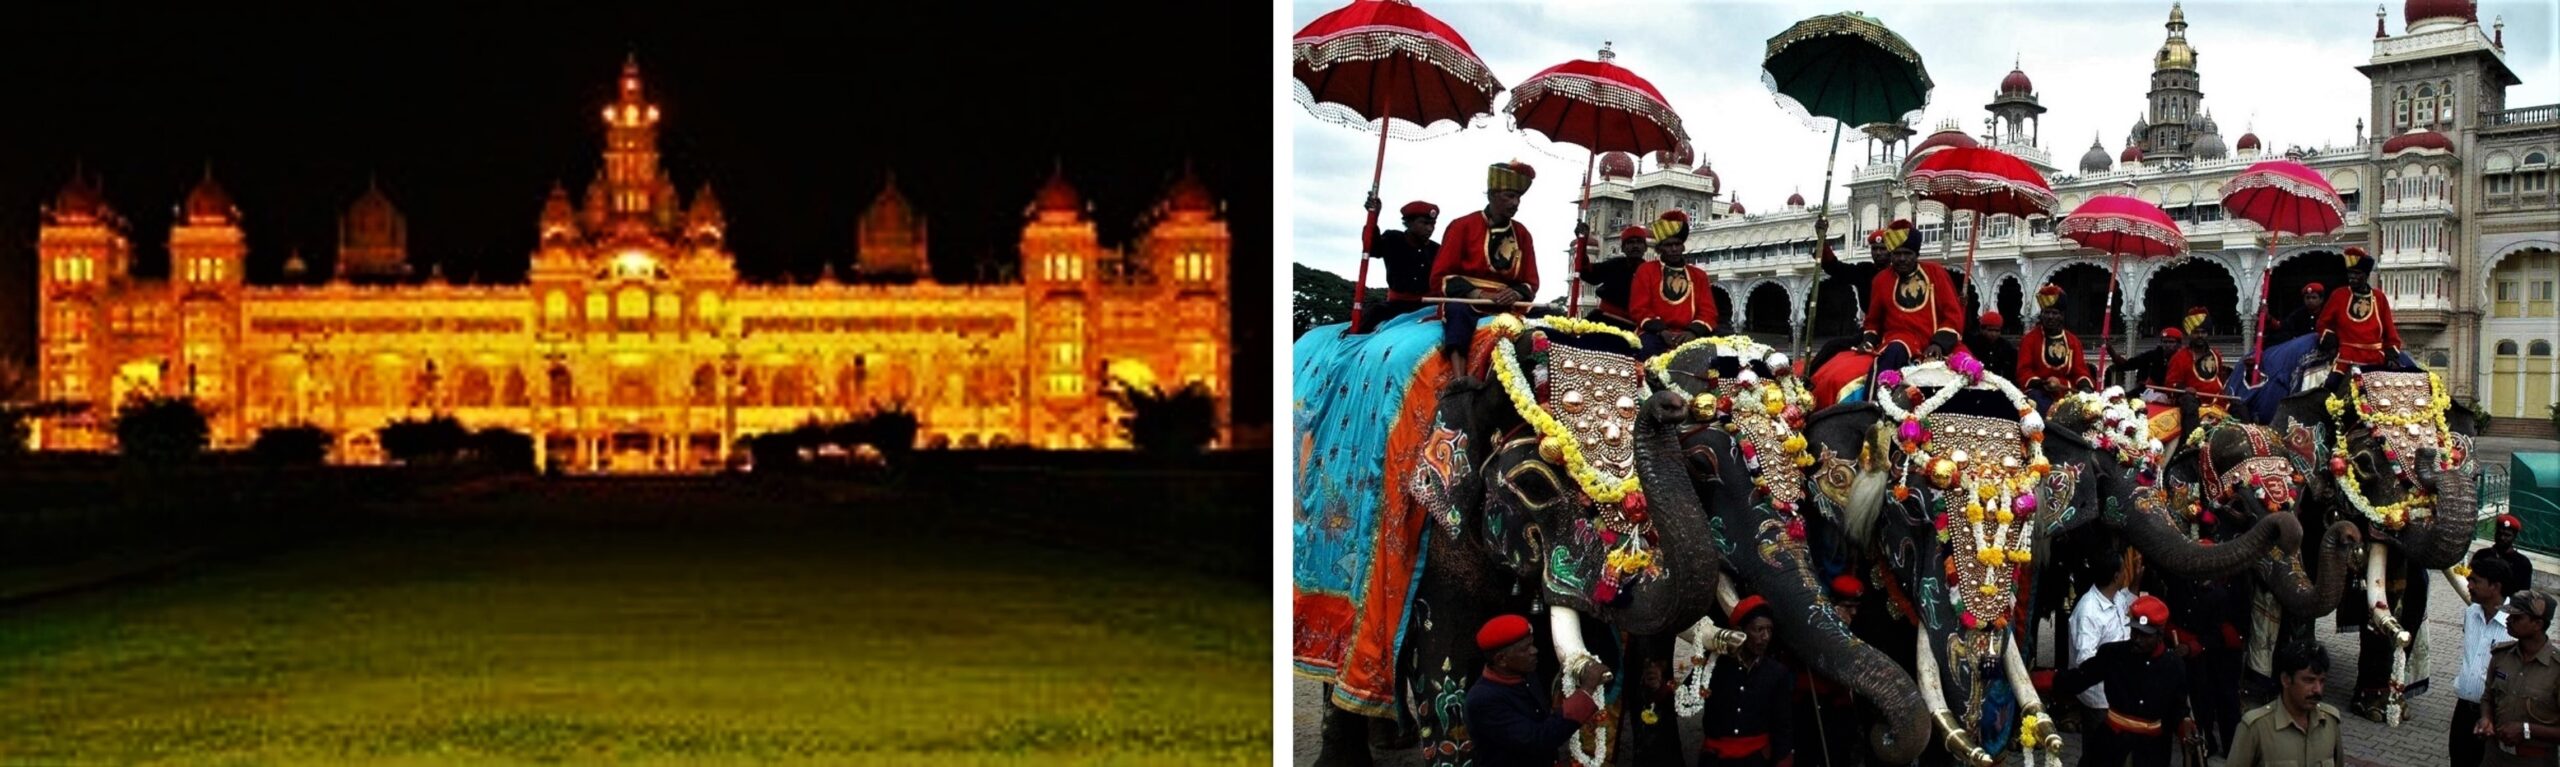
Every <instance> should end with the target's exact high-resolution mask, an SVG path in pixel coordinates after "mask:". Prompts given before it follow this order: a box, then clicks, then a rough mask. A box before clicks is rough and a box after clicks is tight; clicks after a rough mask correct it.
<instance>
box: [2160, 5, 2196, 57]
mask: <svg viewBox="0 0 2560 767" xmlns="http://www.w3.org/2000/svg"><path fill="white" fill-rule="evenodd" d="M2168 27H2169V41H2168V42H2165V43H2161V44H2160V53H2159V55H2156V56H2153V57H2152V58H2151V68H2152V69H2154V70H2160V69H2194V68H2196V50H2195V49H2194V48H2189V47H2187V11H2186V9H2184V8H2181V7H2179V6H2178V5H2177V4H2175V3H2171V4H2170V5H2169V24H2168Z"/></svg>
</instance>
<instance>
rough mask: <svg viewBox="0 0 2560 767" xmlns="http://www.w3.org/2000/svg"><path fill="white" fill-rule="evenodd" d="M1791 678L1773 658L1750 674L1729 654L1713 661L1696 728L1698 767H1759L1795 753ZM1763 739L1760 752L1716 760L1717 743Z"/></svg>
mask: <svg viewBox="0 0 2560 767" xmlns="http://www.w3.org/2000/svg"><path fill="white" fill-rule="evenodd" d="M1795 689H1796V684H1795V676H1794V675H1793V674H1792V673H1790V672H1788V671H1787V665H1786V664H1784V663H1780V662H1778V659H1777V658H1773V657H1762V658H1761V659H1760V662H1758V663H1754V664H1752V665H1751V667H1750V668H1743V666H1742V663H1741V662H1740V661H1737V660H1734V657H1733V656H1732V655H1730V654H1727V655H1720V656H1717V657H1716V671H1715V678H1714V679H1710V680H1708V681H1707V710H1706V716H1705V717H1704V719H1703V722H1702V725H1703V726H1702V727H1701V728H1700V729H1702V730H1704V731H1705V733H1706V742H1705V743H1704V744H1703V745H1702V747H1701V752H1700V753H1699V755H1698V767H1745V765H1748V766H1749V767H1762V766H1764V765H1771V764H1776V763H1777V762H1778V760H1780V759H1785V758H1787V755H1788V754H1790V753H1793V752H1794V751H1795V739H1794V737H1793V733H1792V730H1793V727H1792V725H1793V724H1794V723H1793V722H1792V721H1790V720H1792V719H1793V718H1794V717H1793V715H1792V713H1793V712H1792V711H1791V710H1790V709H1791V707H1790V706H1789V705H1788V704H1789V703H1790V702H1792V699H1793V698H1794V697H1795ZM1762 735H1765V736H1767V737H1768V747H1767V749H1766V750H1764V751H1761V752H1756V753H1752V754H1748V755H1743V756H1737V757H1732V758H1723V757H1718V756H1717V755H1716V746H1717V743H1718V741H1726V742H1733V741H1735V740H1737V739H1748V738H1751V737H1754V736H1762Z"/></svg>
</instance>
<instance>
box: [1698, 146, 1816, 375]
mask: <svg viewBox="0 0 2560 767" xmlns="http://www.w3.org/2000/svg"><path fill="white" fill-rule="evenodd" d="M1846 124H1847V123H1840V122H1834V123H1832V124H1831V159H1829V160H1825V161H1823V163H1822V207H1819V208H1815V209H1814V210H1813V215H1814V217H1815V218H1814V220H1815V221H1827V220H1829V219H1830V218H1831V171H1832V169H1833V168H1836V167H1839V165H1840V126H1842V125H1846ZM1718 191H1722V190H1718ZM1823 229H1824V232H1825V233H1824V234H1822V235H1821V236H1820V237H1821V239H1820V240H1817V241H1816V242H1814V243H1813V287H1812V288H1811V289H1809V290H1806V291H1805V296H1804V322H1803V324H1800V325H1797V326H1796V359H1800V360H1811V359H1813V318H1815V317H1819V316H1822V315H1819V314H1815V313H1813V310H1814V305H1815V304H1816V303H1817V302H1819V301H1820V300H1821V298H1822V249H1823V248H1826V247H1830V245H1831V235H1830V234H1829V233H1828V232H1829V230H1830V227H1828V226H1825V227H1823ZM1832 256H1833V257H1835V258H1836V257H1838V256H1839V254H1838V253H1834V254H1832ZM1744 298H1745V299H1748V298H1749V296H1745V297H1744ZM1805 364H1806V365H1811V364H1813V363H1811V362H1807V363H1805ZM1805 375H1806V376H1811V375H1813V371H1812V370H1811V369H1810V368H1806V369H1805Z"/></svg>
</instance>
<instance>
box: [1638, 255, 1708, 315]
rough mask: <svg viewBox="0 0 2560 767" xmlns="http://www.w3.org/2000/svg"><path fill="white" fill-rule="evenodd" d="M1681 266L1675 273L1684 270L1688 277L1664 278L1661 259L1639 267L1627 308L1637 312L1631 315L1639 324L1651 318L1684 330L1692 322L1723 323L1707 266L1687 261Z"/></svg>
mask: <svg viewBox="0 0 2560 767" xmlns="http://www.w3.org/2000/svg"><path fill="white" fill-rule="evenodd" d="M1680 269H1681V271H1680V272H1673V273H1672V274H1673V275H1675V276H1676V275H1678V274H1680V273H1682V272H1685V273H1687V275H1688V277H1689V278H1688V279H1687V280H1685V281H1684V280H1678V279H1668V280H1666V279H1664V272H1665V271H1666V270H1665V269H1664V266H1663V263H1662V262H1660V261H1653V262H1648V263H1646V264H1645V265H1644V266H1640V267H1636V280H1635V285H1634V289H1633V290H1631V291H1629V292H1628V293H1627V310H1628V311H1630V312H1634V314H1632V315H1631V318H1632V319H1634V320H1635V321H1636V326H1637V327H1643V326H1644V324H1645V322H1646V321H1649V320H1661V321H1662V324H1663V325H1665V326H1666V327H1667V328H1668V329H1670V330H1685V329H1687V328H1688V327H1689V323H1691V322H1703V323H1706V324H1707V327H1711V328H1712V327H1716V326H1718V325H1721V324H1723V323H1721V322H1718V321H1717V320H1718V319H1719V318H1718V317H1717V316H1716V299H1715V294H1714V292H1713V291H1711V290H1709V289H1708V287H1707V270H1706V268H1704V267H1701V266H1698V265H1697V264H1684V265H1682V266H1681V267H1680ZM1684 282H1685V283H1686V284H1682V283H1684Z"/></svg>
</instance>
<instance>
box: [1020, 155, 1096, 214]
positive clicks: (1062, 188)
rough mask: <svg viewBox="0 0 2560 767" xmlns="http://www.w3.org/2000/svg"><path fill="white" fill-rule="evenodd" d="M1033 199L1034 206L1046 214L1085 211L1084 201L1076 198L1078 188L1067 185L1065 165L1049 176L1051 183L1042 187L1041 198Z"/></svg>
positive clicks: (1061, 165)
mask: <svg viewBox="0 0 2560 767" xmlns="http://www.w3.org/2000/svg"><path fill="white" fill-rule="evenodd" d="M1032 199H1033V201H1032V206H1033V207H1034V208H1036V209H1038V210H1039V211H1041V212H1044V213H1046V212H1051V211H1055V212H1059V213H1081V212H1083V211H1084V201H1083V199H1082V198H1079V197H1077V196H1076V188H1075V187H1074V186H1070V185H1068V184H1067V168H1066V166H1065V165H1064V164H1060V165H1059V166H1058V167H1057V169H1056V170H1054V171H1052V172H1051V173H1050V174H1049V183H1047V184H1043V185H1041V187H1040V194H1039V196H1038V197H1034V198H1032Z"/></svg>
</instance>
